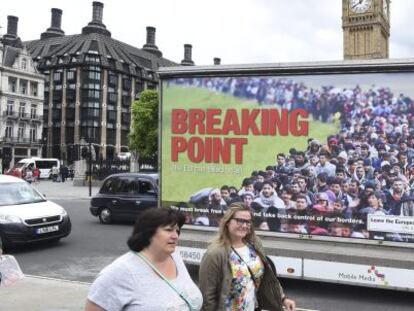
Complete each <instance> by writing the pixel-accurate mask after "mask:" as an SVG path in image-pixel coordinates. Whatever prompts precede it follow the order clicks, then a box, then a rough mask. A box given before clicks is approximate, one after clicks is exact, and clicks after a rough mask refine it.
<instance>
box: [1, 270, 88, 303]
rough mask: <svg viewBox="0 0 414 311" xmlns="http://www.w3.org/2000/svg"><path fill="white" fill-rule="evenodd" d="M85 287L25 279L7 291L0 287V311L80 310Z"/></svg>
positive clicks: (27, 277) (37, 279)
mask: <svg viewBox="0 0 414 311" xmlns="http://www.w3.org/2000/svg"><path fill="white" fill-rule="evenodd" d="M89 286H90V284H87V283H80V282H72V281H64V280H57V279H49V278H42V277H35V276H25V278H24V279H23V280H20V281H17V282H16V283H14V284H12V285H11V286H9V287H6V288H4V287H0V310H2V311H24V310H30V311H78V310H83V308H84V305H85V300H86V296H87V294H88V291H89Z"/></svg>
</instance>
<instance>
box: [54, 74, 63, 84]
mask: <svg viewBox="0 0 414 311" xmlns="http://www.w3.org/2000/svg"><path fill="white" fill-rule="evenodd" d="M61 80H62V73H61V72H55V73H54V74H53V81H55V82H58V81H61Z"/></svg>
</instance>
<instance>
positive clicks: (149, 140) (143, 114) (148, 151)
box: [129, 90, 158, 162]
mask: <svg viewBox="0 0 414 311" xmlns="http://www.w3.org/2000/svg"><path fill="white" fill-rule="evenodd" d="M131 110H132V120H131V122H132V127H131V132H130V133H129V148H130V150H131V151H133V152H136V153H137V154H138V156H139V159H140V162H141V160H143V159H148V160H149V159H154V158H155V159H157V153H158V92H157V91H154V90H145V91H143V92H142V93H141V96H140V99H139V100H138V101H135V102H134V103H133V105H132V109H131Z"/></svg>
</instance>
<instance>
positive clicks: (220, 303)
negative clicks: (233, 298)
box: [199, 242, 284, 311]
mask: <svg viewBox="0 0 414 311" xmlns="http://www.w3.org/2000/svg"><path fill="white" fill-rule="evenodd" d="M254 247H255V249H256V251H257V253H258V255H259V256H260V258H264V250H263V248H262V246H261V245H260V242H259V243H255V245H254ZM230 252H231V248H230V246H224V245H220V244H218V243H217V242H215V243H212V244H211V245H210V246H209V247H208V249H207V251H206V253H205V254H204V256H203V259H202V260H201V264H200V269H199V287H200V290H201V293H202V294H203V307H202V311H222V310H225V307H226V306H225V304H226V299H227V296H228V295H229V293H230V289H231V280H232V278H233V275H232V271H231V265H230ZM279 290H280V293H281V297H283V296H284V294H283V289H282V288H281V287H280V288H279Z"/></svg>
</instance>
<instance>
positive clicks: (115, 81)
mask: <svg viewBox="0 0 414 311" xmlns="http://www.w3.org/2000/svg"><path fill="white" fill-rule="evenodd" d="M108 84H109V85H113V86H116V85H117V84H118V76H117V75H116V74H115V73H109V74H108Z"/></svg>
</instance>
